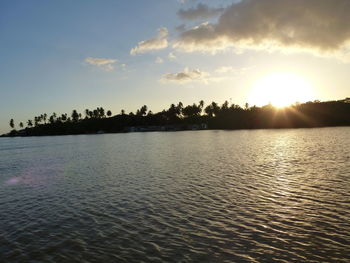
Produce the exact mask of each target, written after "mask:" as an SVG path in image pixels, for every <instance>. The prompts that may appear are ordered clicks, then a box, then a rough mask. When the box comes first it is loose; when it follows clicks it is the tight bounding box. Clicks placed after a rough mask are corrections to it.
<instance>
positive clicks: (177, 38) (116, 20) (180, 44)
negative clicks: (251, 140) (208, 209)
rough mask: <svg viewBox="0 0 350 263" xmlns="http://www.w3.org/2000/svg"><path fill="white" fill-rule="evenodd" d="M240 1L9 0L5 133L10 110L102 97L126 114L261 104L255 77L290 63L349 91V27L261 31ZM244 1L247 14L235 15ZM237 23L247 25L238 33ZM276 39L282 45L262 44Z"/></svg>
mask: <svg viewBox="0 0 350 263" xmlns="http://www.w3.org/2000/svg"><path fill="white" fill-rule="evenodd" d="M256 1H259V0H254V1H252V2H256ZM263 1H265V0H263ZM268 1H270V0H266V1H265V2H268ZM271 1H273V0H271ZM288 1H290V0H286V2H288ZM322 1H323V0H322ZM236 2H237V1H236ZM236 2H235V1H229V0H221V1H219V0H218V1H214V0H213V1H195V0H187V1H180V0H147V1H139V0H128V1H112V0H104V1H97V0H95V1H92V0H86V1H85V0H84V1H82V0H81V1H68V0H67V1H65V0H60V1H47V0H45V1H44V0H32V1H27V0H21V1H18V0H11V1H9V0H8V1H6V0H5V1H1V2H0V33H1V37H0V58H1V63H0V94H1V95H0V133H3V132H6V131H8V130H9V125H8V122H9V119H10V118H14V119H15V122H16V123H18V122H19V121H23V122H26V121H27V120H28V119H33V117H34V116H37V115H40V114H41V113H47V114H49V115H50V114H51V113H53V112H56V113H68V114H70V113H71V110H72V109H77V110H78V111H80V112H83V110H84V109H86V108H89V109H93V108H96V107H99V106H103V107H104V108H105V109H110V110H112V112H113V113H115V114H117V113H119V112H120V110H121V109H125V110H126V111H127V112H130V111H135V110H136V109H137V108H139V107H140V106H142V105H143V104H146V105H148V106H149V108H150V109H152V110H153V111H158V110H161V109H163V108H166V107H168V106H169V105H170V104H171V103H173V102H174V103H175V102H179V101H182V102H183V103H184V104H188V103H193V102H198V101H199V100H201V99H203V100H204V101H205V102H208V103H209V102H211V101H213V100H214V101H218V102H220V103H222V102H223V101H224V100H231V101H232V102H234V103H236V104H240V105H243V104H244V103H245V102H247V101H248V102H250V103H251V104H255V102H254V101H252V102H251V101H249V98H250V92H251V90H252V88H253V87H254V85H255V86H256V83H257V82H259V79H261V78H264V76H265V75H268V74H272V73H275V72H281V71H283V72H293V74H294V75H297V76H298V77H300V78H302V79H303V80H305V81H306V82H307V83H308V85H310V87H312V89H313V98H314V99H320V100H328V99H342V98H344V97H346V96H349V91H350V88H349V85H348V79H349V78H348V75H349V72H350V66H349V62H348V59H347V56H348V54H349V52H347V51H348V50H349V49H347V46H346V45H345V44H344V43H346V40H348V39H350V37H349V36H348V35H347V33H346V32H342V31H336V30H334V29H333V30H332V32H333V31H334V32H337V34H338V35H334V36H333V37H334V38H333V39H332V41H330V40H328V39H325V38H320V39H321V40H320V41H319V42H322V41H324V44H322V45H321V44H318V43H319V42H314V41H313V40H312V39H308V38H305V36H304V35H305V34H299V35H300V37H299V39H297V37H296V36H298V34H295V32H297V33H298V32H302V33H304V32H303V30H304V28H302V29H300V28H297V26H296V24H293V21H294V20H293V19H291V22H290V23H289V24H288V26H289V27H288V28H291V27H292V28H293V36H292V37H293V39H292V40H291V41H289V42H285V41H284V40H283V39H282V38H281V35H277V34H276V35H275V34H272V35H271V34H269V35H266V36H265V37H264V38H263V39H260V38H259V39H257V38H256V37H255V36H260V37H261V35H262V34H261V32H260V33H259V32H256V31H252V30H250V29H251V26H250V27H247V28H244V27H242V25H241V24H243V22H244V25H247V24H249V22H247V21H249V20H252V19H254V17H253V18H250V17H249V16H250V15H251V14H250V13H245V12H246V11H244V10H246V9H247V8H246V9H244V8H243V7H242V6H238V5H237V6H235V3H236ZM242 2H244V1H242ZM298 2H300V3H299V4H303V1H298ZM335 2H342V1H341V0H337V1H335ZM230 8H231V9H230ZM261 8H263V7H261ZM280 8H283V7H280ZM328 8H329V7H328ZM180 9H181V10H182V11H183V12H182V13H181V12H179V10H180ZM248 9H249V6H248ZM342 9H344V7H343V8H342ZM235 10H238V11H237V12H240V13H239V14H242V16H241V19H242V21H243V22H242V23H241V21H231V20H230V19H227V17H228V18H230V17H229V16H230V12H231V13H232V12H236V11H235ZM240 10H241V11H240ZM335 11H337V10H335ZM335 11H334V10H333V11H332V12H335ZM276 12H279V13H281V12H280V10H276ZM282 13H283V12H282ZM326 13H327V9H326ZM181 14H182V15H181ZM319 14H321V12H320V13H319ZM322 14H324V12H323V13H322ZM297 15H298V14H297ZM317 15H318V13H317V14H316V16H317ZM225 16H226V20H225ZM256 19H258V18H256ZM259 19H261V18H259ZM319 19H321V17H320V18H319ZM322 19H323V18H322ZM324 19H325V20H323V21H327V17H325V18H324ZM339 19H341V17H340V18H339ZM296 20H297V19H296ZM227 21H228V22H227ZM299 21H300V20H299ZM277 22H278V21H277ZM227 23H234V24H227ZM211 25H213V26H212V27H211ZM235 26H237V28H238V26H240V27H239V30H238V29H237V31H235V32H231V31H230V30H231V29H234V28H235ZM177 27H178V28H177ZM249 28H250V29H249ZM305 28H306V29H308V30H311V29H312V28H311V29H310V28H308V25H305ZM248 29H249V30H250V31H249V30H248ZM316 29H317V28H316ZM316 29H315V30H316ZM244 30H245V31H244ZM242 31H244V32H245V34H244V36H243V34H242V35H240V34H239V33H240V32H242ZM281 32H282V30H281ZM310 32H311V31H310ZM231 33H232V34H231ZM202 34H203V35H202ZM247 34H251V35H250V36H249V39H250V38H253V39H254V40H255V42H254V43H253V44H252V43H248V42H249V41H246V40H247V39H248V38H247V37H246V36H247ZM337 38H339V41H338V42H335V41H333V40H334V39H337ZM344 38H345V40H344ZM271 39H272V40H274V41H275V42H278V45H277V44H276V46H273V48H271V46H270V47H269V48H266V47H263V46H262V45H261V46H257V45H256V43H265V42H266V40H271ZM141 41H145V42H143V43H140V42H141ZM264 41H265V42H264ZM243 42H244V43H243ZM290 42H292V44H293V45H289V43H290ZM242 43H243V44H242ZM286 43H287V44H286ZM296 47H297V48H296ZM132 49H134V50H136V52H131V50H132ZM131 53H132V54H131Z"/></svg>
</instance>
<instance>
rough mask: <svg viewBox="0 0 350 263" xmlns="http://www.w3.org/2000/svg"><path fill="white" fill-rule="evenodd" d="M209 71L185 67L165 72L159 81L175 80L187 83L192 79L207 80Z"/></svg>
mask: <svg viewBox="0 0 350 263" xmlns="http://www.w3.org/2000/svg"><path fill="white" fill-rule="evenodd" d="M208 76H209V73H207V72H203V71H200V70H199V69H191V70H190V69H189V68H185V69H184V70H183V71H181V72H178V73H167V74H165V75H163V76H162V78H161V82H163V83H168V82H175V83H180V84H183V83H187V82H192V81H200V82H207V77H208Z"/></svg>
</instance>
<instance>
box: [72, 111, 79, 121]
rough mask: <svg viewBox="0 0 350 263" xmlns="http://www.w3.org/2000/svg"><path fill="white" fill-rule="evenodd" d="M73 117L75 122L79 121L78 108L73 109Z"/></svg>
mask: <svg viewBox="0 0 350 263" xmlns="http://www.w3.org/2000/svg"><path fill="white" fill-rule="evenodd" d="M71 117H72V120H73V121H74V122H77V121H78V120H79V114H78V112H77V111H76V110H73V112H72V115H71Z"/></svg>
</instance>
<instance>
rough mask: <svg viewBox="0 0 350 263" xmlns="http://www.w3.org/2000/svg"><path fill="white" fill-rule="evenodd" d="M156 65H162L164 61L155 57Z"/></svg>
mask: <svg viewBox="0 0 350 263" xmlns="http://www.w3.org/2000/svg"><path fill="white" fill-rule="evenodd" d="M154 62H155V63H157V64H162V63H163V62H164V61H163V59H162V58H161V57H157V58H156V60H155V61H154Z"/></svg>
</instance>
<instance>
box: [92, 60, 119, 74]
mask: <svg viewBox="0 0 350 263" xmlns="http://www.w3.org/2000/svg"><path fill="white" fill-rule="evenodd" d="M117 61H118V60H117V59H111V58H93V57H88V58H86V59H85V62H86V63H88V64H90V65H94V66H97V67H100V68H102V69H103V70H105V71H112V70H113V69H114V65H113V64H114V63H116V62H117Z"/></svg>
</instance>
